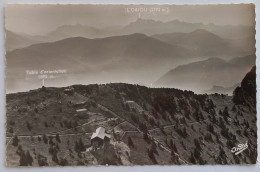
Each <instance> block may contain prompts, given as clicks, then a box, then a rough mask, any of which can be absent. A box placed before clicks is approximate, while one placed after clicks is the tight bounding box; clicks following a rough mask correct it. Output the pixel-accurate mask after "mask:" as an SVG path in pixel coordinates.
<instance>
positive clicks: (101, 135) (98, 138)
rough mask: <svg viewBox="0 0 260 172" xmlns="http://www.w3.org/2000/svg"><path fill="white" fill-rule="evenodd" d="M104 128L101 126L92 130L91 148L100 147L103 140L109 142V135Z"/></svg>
mask: <svg viewBox="0 0 260 172" xmlns="http://www.w3.org/2000/svg"><path fill="white" fill-rule="evenodd" d="M105 131H106V129H105V128H103V127H98V128H97V129H96V132H94V133H93V134H92V136H91V139H90V140H91V145H92V146H93V148H94V149H95V148H97V147H101V146H103V144H104V143H105V142H109V140H110V138H111V136H110V135H109V134H107V133H106V132H105Z"/></svg>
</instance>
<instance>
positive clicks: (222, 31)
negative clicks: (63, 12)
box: [6, 19, 255, 50]
mask: <svg viewBox="0 0 260 172" xmlns="http://www.w3.org/2000/svg"><path fill="white" fill-rule="evenodd" d="M198 29H204V30H207V31H209V32H212V33H213V34H216V35H219V36H220V37H222V38H225V39H231V40H237V41H236V42H240V41H241V40H245V39H248V38H253V37H254V35H255V29H254V27H253V26H232V25H226V26H219V25H214V24H208V25H205V24H202V23H188V22H182V21H179V20H173V21H169V22H161V21H155V20H146V19H137V20H136V21H134V22H131V23H129V24H127V25H126V26H115V27H106V28H102V29H100V28H95V27H92V26H87V25H81V24H76V25H63V26H60V27H58V28H56V29H55V30H53V31H51V32H49V33H48V34H45V35H32V36H29V35H26V37H27V38H26V39H28V37H30V38H29V39H30V40H33V41H35V42H34V43H39V42H54V41H58V40H62V39H65V38H69V37H85V38H104V37H111V36H118V35H129V34H134V33H143V34H146V35H148V36H152V35H155V34H168V33H174V32H177V33H180V32H181V33H189V32H193V31H195V30H198ZM10 33H12V32H11V31H7V32H6V40H7V41H6V42H7V43H6V44H7V45H6V47H7V50H13V49H16V48H21V46H19V45H16V44H12V43H11V42H10V41H9V39H12V36H11V35H10V36H9V34H10ZM16 34H17V33H16ZM19 35H20V34H19ZM24 35H25V34H21V36H24ZM26 39H25V40H24V41H25V44H26ZM239 40H240V41H239ZM249 40H252V39H249ZM9 42H10V43H9ZM34 43H33V42H32V44H34ZM238 44H239V43H238ZM252 46H254V43H253V45H252ZM23 47H24V46H23Z"/></svg>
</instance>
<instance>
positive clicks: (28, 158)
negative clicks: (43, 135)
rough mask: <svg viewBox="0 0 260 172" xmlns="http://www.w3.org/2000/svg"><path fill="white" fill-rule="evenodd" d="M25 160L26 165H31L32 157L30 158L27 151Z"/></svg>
mask: <svg viewBox="0 0 260 172" xmlns="http://www.w3.org/2000/svg"><path fill="white" fill-rule="evenodd" d="M26 159H27V164H28V165H32V163H33V157H32V156H31V154H30V152H29V151H28V150H27V152H26Z"/></svg>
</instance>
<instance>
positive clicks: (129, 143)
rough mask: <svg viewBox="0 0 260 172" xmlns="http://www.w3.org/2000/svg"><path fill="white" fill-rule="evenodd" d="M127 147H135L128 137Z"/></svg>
mask: <svg viewBox="0 0 260 172" xmlns="http://www.w3.org/2000/svg"><path fill="white" fill-rule="evenodd" d="M128 145H129V146H130V147H133V148H134V147H135V146H134V143H133V141H132V138H131V137H128Z"/></svg>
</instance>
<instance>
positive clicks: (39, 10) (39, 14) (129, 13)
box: [5, 5, 255, 35]
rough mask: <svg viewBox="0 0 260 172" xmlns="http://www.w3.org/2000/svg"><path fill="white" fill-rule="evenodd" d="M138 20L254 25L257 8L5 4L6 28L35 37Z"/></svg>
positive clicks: (231, 6) (236, 6)
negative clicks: (76, 27) (70, 27)
mask: <svg viewBox="0 0 260 172" xmlns="http://www.w3.org/2000/svg"><path fill="white" fill-rule="evenodd" d="M141 8H142V9H141ZM135 10H143V11H142V12H139V11H135ZM156 10H157V11H156ZM151 11H153V12H151ZM154 11H156V12H154ZM138 17H141V18H144V19H154V20H161V21H170V20H175V19H178V20H181V21H186V22H193V23H194V22H196V23H198V22H201V23H205V24H208V23H214V24H218V25H227V24H230V25H254V24H255V13H254V5H160V6H159V5H151V6H148V5H139V6H137V5H135V6H134V5H127V6H126V5H106V6H105V5H6V7H5V25H6V28H7V29H9V30H12V31H15V32H21V33H27V34H32V35H34V34H45V33H47V32H50V31H52V30H54V29H55V28H57V27H59V26H61V25H64V24H69V25H71V24H84V25H90V26H94V27H97V28H104V27H108V26H114V25H126V24H128V23H129V22H132V21H135V20H136V19H137V18H138Z"/></svg>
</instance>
